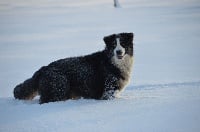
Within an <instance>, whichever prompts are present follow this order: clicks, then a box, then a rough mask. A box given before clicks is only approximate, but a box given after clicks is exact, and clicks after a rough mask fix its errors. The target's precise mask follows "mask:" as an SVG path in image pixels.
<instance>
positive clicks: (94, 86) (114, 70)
mask: <svg viewBox="0 0 200 132" xmlns="http://www.w3.org/2000/svg"><path fill="white" fill-rule="evenodd" d="M117 37H119V38H120V43H122V46H123V47H124V48H125V49H126V54H128V55H129V56H130V57H131V58H132V56H133V33H121V34H113V35H110V36H106V37H104V42H105V43H106V48H105V49H104V50H103V51H100V52H96V53H93V54H91V55H87V56H82V57H73V58H66V59H61V60H58V61H55V62H53V63H50V64H49V65H48V66H44V67H42V68H40V69H39V70H38V71H37V72H35V74H34V75H33V76H32V78H30V79H28V80H26V81H24V82H23V83H22V84H19V85H17V86H16V87H15V89H14V97H15V98H16V99H33V98H34V97H35V95H37V94H39V95H40V103H47V102H54V101H61V100H67V99H77V98H80V97H83V98H93V99H111V98H113V97H114V96H115V95H114V93H115V91H116V90H119V91H120V90H121V89H122V88H123V87H124V86H122V85H121V81H122V82H123V81H127V80H128V79H129V76H128V75H127V74H126V73H125V72H124V71H123V70H121V69H120V68H119V66H118V65H115V62H113V60H112V57H113V55H114V54H113V50H114V48H115V46H116V42H115V39H116V38H117Z"/></svg>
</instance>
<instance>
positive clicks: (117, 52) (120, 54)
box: [116, 50, 123, 59]
mask: <svg viewBox="0 0 200 132" xmlns="http://www.w3.org/2000/svg"><path fill="white" fill-rule="evenodd" d="M116 54H117V58H118V59H122V58H123V52H122V51H121V50H117V51H116Z"/></svg>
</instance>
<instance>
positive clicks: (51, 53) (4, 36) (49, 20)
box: [0, 0, 200, 132]
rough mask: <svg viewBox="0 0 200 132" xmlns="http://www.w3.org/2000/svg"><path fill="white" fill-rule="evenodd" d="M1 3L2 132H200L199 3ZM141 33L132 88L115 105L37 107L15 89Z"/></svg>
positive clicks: (143, 0)
mask: <svg viewBox="0 0 200 132" xmlns="http://www.w3.org/2000/svg"><path fill="white" fill-rule="evenodd" d="M119 2H120V5H121V8H114V7H113V1H112V0H110V1H108V0H99V1H97V0H84V1H83V0H76V1H74V0H56V1H52V0H37V1H33V0H1V1H0V132H9V131H16V132H32V131H38V132H45V131H48V132H55V131H60V132H62V131H91V132H93V131H123V132H124V131H131V132H133V131H135V132H138V131H139V132H172V131H173V132H188V131H191V132H199V131H200V125H199V123H200V114H199V111H200V68H199V67H200V59H199V57H200V52H199V50H200V44H199V42H200V37H199V36H200V13H199V12H200V2H199V0H168V1H162V0H119ZM119 32H134V33H135V45H134V46H135V59H134V60H135V63H134V67H133V68H134V70H133V76H132V79H131V83H130V85H129V86H128V87H127V89H126V90H125V91H124V92H123V93H122V95H121V97H120V98H118V99H115V100H110V101H97V100H85V99H80V100H68V101H64V102H56V103H48V104H44V105H39V104H38V98H37V99H35V100H33V101H18V100H14V98H13V94H12V91H13V88H14V87H15V85H17V84H18V83H20V82H22V81H24V80H25V79H27V78H29V77H31V76H32V74H33V73H34V72H35V71H36V70H37V69H39V68H40V67H41V66H43V65H47V64H49V63H50V62H52V61H54V60H57V59H60V58H65V57H69V56H78V55H84V54H89V53H92V52H95V51H98V50H102V49H103V48H104V43H103V40H102V38H103V36H105V35H109V34H112V33H119Z"/></svg>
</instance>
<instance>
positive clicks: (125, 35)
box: [121, 33, 134, 42]
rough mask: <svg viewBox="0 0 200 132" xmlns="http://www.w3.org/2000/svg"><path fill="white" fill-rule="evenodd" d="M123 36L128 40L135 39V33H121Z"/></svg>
mask: <svg viewBox="0 0 200 132" xmlns="http://www.w3.org/2000/svg"><path fill="white" fill-rule="evenodd" d="M121 35H122V37H124V38H125V39H126V40H127V41H129V42H130V41H131V42H132V41H133V39H134V34H133V33H121Z"/></svg>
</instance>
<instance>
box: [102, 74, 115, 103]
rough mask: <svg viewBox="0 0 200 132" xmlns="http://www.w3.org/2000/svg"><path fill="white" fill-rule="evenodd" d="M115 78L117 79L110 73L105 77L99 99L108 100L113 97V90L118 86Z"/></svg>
mask: <svg viewBox="0 0 200 132" xmlns="http://www.w3.org/2000/svg"><path fill="white" fill-rule="evenodd" d="M117 80H118V79H117V78H116V77H115V76H112V75H110V76H108V77H107V79H106V80H105V85H104V92H103V95H102V97H101V99H104V100H108V99H114V98H115V91H116V90H118V88H119V85H118V83H117Z"/></svg>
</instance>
